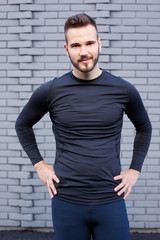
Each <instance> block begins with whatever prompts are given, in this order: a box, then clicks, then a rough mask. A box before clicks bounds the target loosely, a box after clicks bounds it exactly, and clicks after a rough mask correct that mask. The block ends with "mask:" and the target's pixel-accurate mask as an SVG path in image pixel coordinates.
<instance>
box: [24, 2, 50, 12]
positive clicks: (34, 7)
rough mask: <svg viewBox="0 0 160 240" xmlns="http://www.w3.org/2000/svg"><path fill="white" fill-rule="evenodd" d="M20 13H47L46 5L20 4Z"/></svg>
mask: <svg viewBox="0 0 160 240" xmlns="http://www.w3.org/2000/svg"><path fill="white" fill-rule="evenodd" d="M46 7H47V5H46ZM46 10H47V9H46ZM20 11H34V12H36V11H45V5H38V4H20ZM47 11H48V10H47Z"/></svg>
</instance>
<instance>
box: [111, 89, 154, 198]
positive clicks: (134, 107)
mask: <svg viewBox="0 0 160 240" xmlns="http://www.w3.org/2000/svg"><path fill="white" fill-rule="evenodd" d="M126 114H127V116H128V117H129V119H130V120H131V122H132V123H133V124H134V126H135V129H136V135H135V139H134V149H133V156H132V162H131V164H130V168H129V170H128V171H124V172H121V174H120V175H118V176H115V177H114V180H121V183H120V184H119V185H118V186H117V187H116V188H115V189H114V190H115V191H116V192H117V194H118V195H119V196H120V195H121V194H122V193H124V192H125V191H126V194H125V196H124V199H126V198H127V197H128V195H129V194H130V192H131V190H132V187H133V186H134V185H135V184H136V181H137V179H138V177H139V175H140V172H141V168H142V165H143V162H144V159H145V156H146V154H147V151H148V148H149V145H150V139H151V129H152V127H151V123H150V120H149V117H148V114H147V112H146V110H145V108H144V105H143V102H142V100H141V97H140V95H139V93H138V91H137V90H136V89H135V88H134V87H133V86H132V85H129V95H128V104H127V108H126Z"/></svg>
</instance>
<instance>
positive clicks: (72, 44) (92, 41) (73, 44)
mask: <svg viewBox="0 0 160 240" xmlns="http://www.w3.org/2000/svg"><path fill="white" fill-rule="evenodd" d="M95 42H96V41H95V40H89V41H87V42H86V44H88V43H95ZM75 45H80V43H76V42H75V43H71V44H70V47H74V46H75Z"/></svg>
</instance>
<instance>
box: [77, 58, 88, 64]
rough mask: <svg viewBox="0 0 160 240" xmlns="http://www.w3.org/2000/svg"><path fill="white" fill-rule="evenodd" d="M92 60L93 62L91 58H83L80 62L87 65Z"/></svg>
mask: <svg viewBox="0 0 160 240" xmlns="http://www.w3.org/2000/svg"><path fill="white" fill-rule="evenodd" d="M90 60H91V58H83V59H80V60H79V62H82V63H87V62H88V61H90Z"/></svg>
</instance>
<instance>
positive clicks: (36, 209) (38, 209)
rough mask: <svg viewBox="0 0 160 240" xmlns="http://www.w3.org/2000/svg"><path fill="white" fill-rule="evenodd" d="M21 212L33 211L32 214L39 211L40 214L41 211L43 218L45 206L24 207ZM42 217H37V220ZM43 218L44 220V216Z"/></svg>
mask: <svg viewBox="0 0 160 240" xmlns="http://www.w3.org/2000/svg"><path fill="white" fill-rule="evenodd" d="M21 213H22V214H27V213H31V214H35V213H38V214H39V213H41V217H42V218H43V216H44V215H45V207H32V208H27V207H22V209H21ZM42 215H43V216H42ZM41 217H40V219H37V220H41V219H42V218H41ZM43 220H44V218H43Z"/></svg>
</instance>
